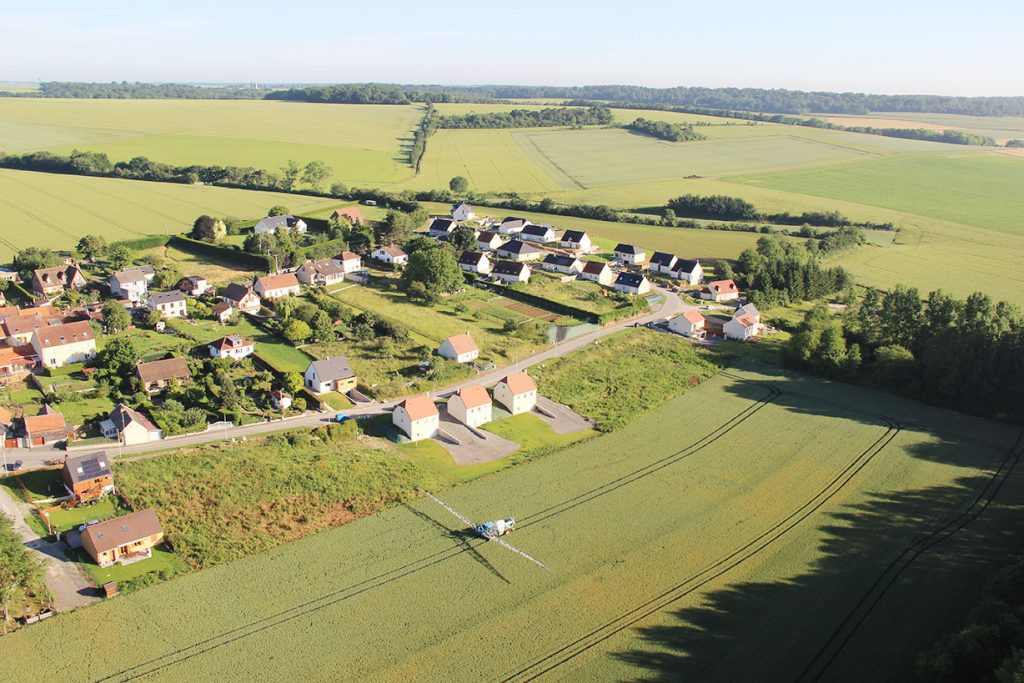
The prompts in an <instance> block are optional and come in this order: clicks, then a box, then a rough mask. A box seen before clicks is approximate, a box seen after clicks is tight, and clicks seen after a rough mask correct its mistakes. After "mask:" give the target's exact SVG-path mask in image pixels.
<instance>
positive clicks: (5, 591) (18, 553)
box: [0, 514, 49, 634]
mask: <svg viewBox="0 0 1024 683" xmlns="http://www.w3.org/2000/svg"><path fill="white" fill-rule="evenodd" d="M26 601H37V602H48V601H49V591H48V590H47V588H46V576H45V568H44V567H43V563H42V562H40V561H39V560H37V559H36V558H35V557H33V556H32V555H30V554H29V552H28V550H27V549H26V548H25V543H24V541H22V539H21V536H20V535H19V534H18V532H17V531H15V529H14V520H12V519H11V518H10V517H8V516H7V515H5V514H0V616H2V617H3V619H2V621H0V627H2V629H3V633H4V634H6V633H7V629H8V627H9V626H10V625H11V622H12V621H13V619H14V618H16V617H20V616H22V615H21V611H20V610H19V611H18V612H17V613H12V610H14V609H15V607H16V606H19V605H21V604H22V603H24V602H26Z"/></svg>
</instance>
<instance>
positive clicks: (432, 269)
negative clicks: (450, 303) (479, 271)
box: [401, 238, 465, 305]
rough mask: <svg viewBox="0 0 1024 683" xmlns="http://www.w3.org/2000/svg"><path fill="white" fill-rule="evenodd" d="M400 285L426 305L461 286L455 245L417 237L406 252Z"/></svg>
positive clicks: (411, 296) (410, 296) (462, 282)
mask: <svg viewBox="0 0 1024 683" xmlns="http://www.w3.org/2000/svg"><path fill="white" fill-rule="evenodd" d="M401 286H402V289H403V290H404V291H405V293H406V295H407V296H408V297H409V298H410V299H413V300H415V301H419V302H421V303H423V304H425V305H433V304H436V303H437V302H438V301H439V300H440V298H441V295H442V294H449V293H451V292H454V291H456V290H459V289H462V288H463V287H464V286H465V279H464V278H463V275H462V269H461V268H460V267H459V260H458V258H457V257H456V256H455V252H454V249H453V248H452V247H451V246H449V245H446V244H442V243H440V242H437V241H435V240H432V239H429V238H426V239H423V240H418V241H417V243H416V244H414V245H412V251H410V252H409V264H408V265H407V266H406V267H405V270H403V271H402V279H401Z"/></svg>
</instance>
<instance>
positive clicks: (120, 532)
mask: <svg viewBox="0 0 1024 683" xmlns="http://www.w3.org/2000/svg"><path fill="white" fill-rule="evenodd" d="M163 539H164V530H163V527H161V526H160V520H159V519H157V516H156V513H155V512H154V511H153V510H152V509H151V508H146V509H145V510H139V511H138V512H133V513H131V514H130V515H124V516H122V517H114V518H113V519H108V520H106V521H103V522H100V523H99V524H92V525H90V526H88V527H86V528H85V531H83V532H82V547H83V548H85V551H86V552H87V553H89V556H90V557H92V559H94V560H95V561H96V564H98V565H99V566H101V567H109V566H110V565H112V564H114V563H115V562H120V563H121V564H128V563H130V562H135V561H137V560H144V559H146V558H148V557H151V556H152V554H153V546H155V545H157V544H159V543H160V541H162V540H163Z"/></svg>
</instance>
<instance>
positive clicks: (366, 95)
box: [265, 83, 424, 104]
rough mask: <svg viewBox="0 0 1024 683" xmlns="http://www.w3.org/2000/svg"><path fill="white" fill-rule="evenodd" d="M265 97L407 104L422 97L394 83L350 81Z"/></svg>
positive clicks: (272, 98) (271, 94) (420, 99)
mask: <svg viewBox="0 0 1024 683" xmlns="http://www.w3.org/2000/svg"><path fill="white" fill-rule="evenodd" d="M265 99H268V100H294V101H297V102H326V103H329V104H409V103H411V102H413V101H420V102H422V101H423V99H424V98H422V97H415V93H412V92H410V91H408V90H406V89H404V88H401V87H398V86H394V85H383V84H379V83H351V84H348V85H325V86H315V87H310V88H292V89H290V90H276V91H274V92H270V93H267V94H266V96H265Z"/></svg>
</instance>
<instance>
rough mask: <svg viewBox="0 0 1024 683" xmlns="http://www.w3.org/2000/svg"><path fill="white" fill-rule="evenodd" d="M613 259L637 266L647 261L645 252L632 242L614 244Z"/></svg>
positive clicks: (626, 264)
mask: <svg viewBox="0 0 1024 683" xmlns="http://www.w3.org/2000/svg"><path fill="white" fill-rule="evenodd" d="M614 254H615V260H616V261H618V262H619V263H621V264H622V265H624V266H639V265H641V264H643V263H645V262H646V261H647V252H646V251H644V250H643V249H641V248H640V247H637V246H634V245H632V244H624V243H621V242H620V243H619V244H616V245H615V251H614Z"/></svg>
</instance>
